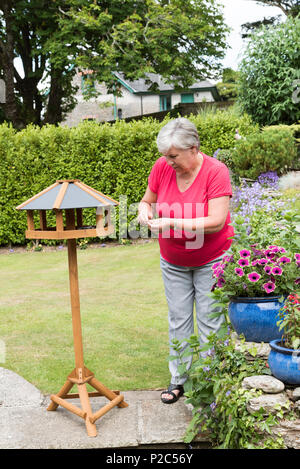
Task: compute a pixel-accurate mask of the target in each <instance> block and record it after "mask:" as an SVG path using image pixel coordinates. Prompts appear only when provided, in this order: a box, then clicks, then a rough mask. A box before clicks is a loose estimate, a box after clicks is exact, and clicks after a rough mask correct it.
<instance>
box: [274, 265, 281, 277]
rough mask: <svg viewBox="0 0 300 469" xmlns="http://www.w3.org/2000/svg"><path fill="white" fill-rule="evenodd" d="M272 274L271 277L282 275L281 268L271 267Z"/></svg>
mask: <svg viewBox="0 0 300 469" xmlns="http://www.w3.org/2000/svg"><path fill="white" fill-rule="evenodd" d="M272 274H273V275H281V274H282V268H281V267H279V266H275V267H273V269H272Z"/></svg>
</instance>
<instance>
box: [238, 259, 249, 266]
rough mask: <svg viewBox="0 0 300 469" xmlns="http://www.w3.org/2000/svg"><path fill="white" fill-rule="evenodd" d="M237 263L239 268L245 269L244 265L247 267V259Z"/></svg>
mask: <svg viewBox="0 0 300 469" xmlns="http://www.w3.org/2000/svg"><path fill="white" fill-rule="evenodd" d="M237 263H238V264H239V266H240V267H245V266H246V265H249V261H248V259H239V260H238V262H237Z"/></svg>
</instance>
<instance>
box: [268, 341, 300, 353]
mask: <svg viewBox="0 0 300 469" xmlns="http://www.w3.org/2000/svg"><path fill="white" fill-rule="evenodd" d="M279 342H282V340H281V339H275V340H271V342H269V345H270V347H271V349H272V350H274V351H275V352H280V353H284V354H285V355H292V354H293V353H296V354H297V355H300V349H296V350H295V349H293V348H286V347H282V346H281V345H279Z"/></svg>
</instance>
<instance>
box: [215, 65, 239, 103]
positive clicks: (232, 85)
mask: <svg viewBox="0 0 300 469" xmlns="http://www.w3.org/2000/svg"><path fill="white" fill-rule="evenodd" d="M238 78H239V72H237V71H235V70H233V69H232V68H224V70H223V74H222V81H220V82H218V83H217V84H216V86H217V88H218V91H219V94H220V96H221V98H222V99H223V100H224V101H228V100H231V101H235V100H236V98H237V82H238Z"/></svg>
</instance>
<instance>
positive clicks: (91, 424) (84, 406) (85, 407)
mask: <svg viewBox="0 0 300 469" xmlns="http://www.w3.org/2000/svg"><path fill="white" fill-rule="evenodd" d="M87 383H88V384H90V385H91V386H92V387H93V388H94V389H96V392H94V391H92V392H88V391H87V388H86V384H87ZM74 384H77V388H78V393H70V391H71V389H72V387H73V386H74ZM97 396H105V397H106V398H107V399H109V401H110V402H109V403H108V404H106V405H105V406H104V407H101V408H100V409H99V410H98V411H97V412H95V413H94V414H93V412H92V408H91V404H90V400H89V398H90V397H97ZM76 398H79V399H80V403H81V408H79V407H77V406H76V405H74V404H71V403H70V402H67V400H68V399H76ZM50 399H51V401H52V402H51V403H50V405H49V406H48V408H47V410H49V411H54V410H56V409H57V407H58V406H59V405H61V406H62V407H64V408H65V409H67V410H68V411H70V412H72V413H73V414H76V415H78V416H79V417H81V418H83V420H84V421H85V425H86V430H87V434H88V436H91V437H94V436H97V430H96V425H95V422H96V420H98V419H99V418H100V417H102V416H103V415H104V414H106V413H107V412H108V411H109V410H111V409H112V408H113V407H115V406H118V407H127V406H128V404H127V403H126V402H125V401H124V396H123V395H122V394H120V392H119V391H111V390H110V389H108V388H107V387H106V386H104V385H103V384H102V383H100V381H98V380H97V379H96V378H95V376H94V374H93V373H92V372H91V371H90V370H88V369H87V368H86V367H85V366H84V367H83V368H74V370H73V371H72V372H71V373H70V374H69V376H68V377H67V381H66V382H65V384H64V385H63V387H62V388H61V389H60V391H59V392H58V393H57V394H52V395H51V396H50Z"/></svg>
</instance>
